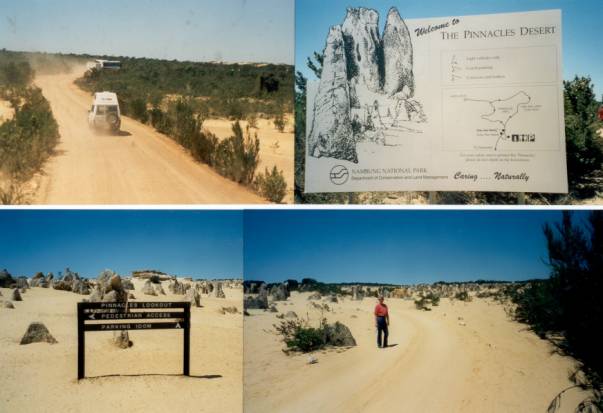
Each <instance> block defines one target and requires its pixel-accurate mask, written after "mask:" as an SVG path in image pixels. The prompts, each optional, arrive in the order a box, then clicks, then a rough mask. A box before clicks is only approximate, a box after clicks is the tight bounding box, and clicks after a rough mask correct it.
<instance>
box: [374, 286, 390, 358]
mask: <svg viewBox="0 0 603 413" xmlns="http://www.w3.org/2000/svg"><path fill="white" fill-rule="evenodd" d="M375 325H376V326H377V346H379V348H385V347H387V336H388V335H389V311H388V309H387V305H386V304H384V303H383V296H379V302H378V303H377V305H376V306H375ZM382 337H383V341H382V340H381V338H382ZM382 344H383V345H382Z"/></svg>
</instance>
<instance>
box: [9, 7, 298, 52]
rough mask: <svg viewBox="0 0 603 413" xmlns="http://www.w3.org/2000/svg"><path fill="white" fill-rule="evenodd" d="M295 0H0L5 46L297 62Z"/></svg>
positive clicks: (45, 49)
mask: <svg viewBox="0 0 603 413" xmlns="http://www.w3.org/2000/svg"><path fill="white" fill-rule="evenodd" d="M293 13H294V5H293V0H220V1H216V0H173V1H163V0H137V1H119V0H102V1H91V0H56V1H47V0H19V1H2V2H0V48H3V47H4V48H7V49H11V50H28V51H45V52H68V53H69V52H73V53H90V54H111V55H121V56H123V55H125V56H137V57H152V58H161V59H178V60H192V61H210V60H219V61H226V62H269V63H288V64H293V42H294V30H293V24H294V14H293Z"/></svg>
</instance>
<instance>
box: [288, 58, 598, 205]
mask: <svg viewBox="0 0 603 413" xmlns="http://www.w3.org/2000/svg"><path fill="white" fill-rule="evenodd" d="M323 58H324V57H323V55H322V54H321V53H316V52H315V53H314V55H313V56H312V57H311V58H310V57H309V58H308V59H307V67H308V68H309V69H310V70H311V71H312V72H313V73H314V74H315V75H316V77H317V78H320V75H321V72H322V63H323ZM306 87H307V79H306V78H305V77H304V76H303V74H302V73H301V72H299V71H298V72H296V74H295V112H294V114H295V192H294V194H295V202H296V203H310V204H313V203H330V204H341V203H346V204H366V203H376V204H379V203H384V202H385V201H386V200H388V198H389V199H392V200H394V202H396V200H399V201H398V202H407V201H402V200H413V201H416V202H422V203H427V202H428V200H429V193H428V192H350V193H315V194H306V193H304V175H305V156H306ZM563 92H564V100H565V102H564V106H565V138H566V152H567V171H568V181H569V192H568V194H548V193H526V194H518V193H511V192H437V195H436V199H434V200H432V201H431V202H433V203H439V204H517V203H520V202H525V203H526V204H567V205H569V204H576V203H580V202H582V201H585V200H588V199H590V198H593V197H597V198H603V137H601V136H599V135H598V132H597V131H599V130H601V129H603V122H601V121H600V120H598V118H597V109H598V108H599V106H600V105H601V104H603V102H599V101H597V99H596V96H595V93H594V86H593V84H592V81H591V79H590V77H588V76H576V77H575V78H574V79H573V80H571V81H564V82H563Z"/></svg>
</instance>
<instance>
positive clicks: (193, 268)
mask: <svg viewBox="0 0 603 413" xmlns="http://www.w3.org/2000/svg"><path fill="white" fill-rule="evenodd" d="M242 217H243V213H242V212H241V211H125V210H122V211H91V210H87V211H76V210H75V211H74V210H72V211H60V210H50V211H39V210H38V211H36V210H4V211H0V234H1V236H0V269H2V268H6V269H8V271H9V272H10V273H11V274H13V275H26V276H32V275H33V274H35V273H36V272H38V271H42V272H44V273H46V272H49V271H51V272H54V274H55V275H56V274H57V272H58V271H62V270H64V268H65V267H69V268H70V269H71V270H72V271H76V272H79V273H80V275H82V276H86V277H90V276H92V277H96V276H97V275H98V273H99V272H100V271H101V270H103V269H105V268H109V269H112V270H114V271H116V272H118V273H120V274H123V275H129V273H130V271H132V270H136V269H149V268H152V269H156V270H160V271H163V272H167V273H170V274H175V275H187V276H191V277H198V278H204V277H208V278H209V277H215V278H226V277H229V278H230V277H241V276H242V274H243V269H242V260H243V252H242V249H243V234H242V229H243V221H242Z"/></svg>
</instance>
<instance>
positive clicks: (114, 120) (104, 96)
mask: <svg viewBox="0 0 603 413" xmlns="http://www.w3.org/2000/svg"><path fill="white" fill-rule="evenodd" d="M88 126H90V128H93V129H102V130H110V131H112V132H114V133H115V132H118V131H119V128H120V126H121V112H120V110H119V102H118V101H117V95H116V94H115V93H113V92H97V93H95V94H94V99H93V101H92V108H90V111H88Z"/></svg>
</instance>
